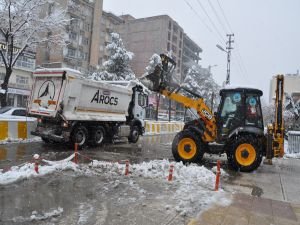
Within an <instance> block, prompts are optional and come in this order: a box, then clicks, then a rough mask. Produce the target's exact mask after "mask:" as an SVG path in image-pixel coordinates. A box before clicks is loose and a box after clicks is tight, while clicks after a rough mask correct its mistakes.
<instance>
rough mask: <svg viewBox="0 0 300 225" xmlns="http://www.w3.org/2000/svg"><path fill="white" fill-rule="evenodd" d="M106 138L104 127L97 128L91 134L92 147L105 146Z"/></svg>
mask: <svg viewBox="0 0 300 225" xmlns="http://www.w3.org/2000/svg"><path fill="white" fill-rule="evenodd" d="M104 137H105V129H104V128H103V127H102V126H98V127H95V128H94V129H93V130H92V132H91V145H92V146H99V145H101V144H103V142H104Z"/></svg>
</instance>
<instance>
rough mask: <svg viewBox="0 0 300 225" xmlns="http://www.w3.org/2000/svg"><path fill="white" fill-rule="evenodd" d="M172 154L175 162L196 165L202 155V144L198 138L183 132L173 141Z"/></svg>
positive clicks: (191, 133) (185, 131)
mask: <svg viewBox="0 0 300 225" xmlns="http://www.w3.org/2000/svg"><path fill="white" fill-rule="evenodd" d="M172 153H173V157H174V159H175V160H176V161H177V162H179V161H182V162H183V163H198V162H199V161H201V159H202V157H203V154H204V144H203V142H202V140H201V137H200V136H197V135H196V134H195V133H193V132H191V131H189V130H183V131H180V132H179V133H178V134H177V135H176V136H175V138H174V140H173V143H172Z"/></svg>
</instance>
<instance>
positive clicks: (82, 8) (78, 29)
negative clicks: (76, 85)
mask: <svg viewBox="0 0 300 225" xmlns="http://www.w3.org/2000/svg"><path fill="white" fill-rule="evenodd" d="M59 2H60V3H61V5H62V6H64V7H66V9H67V16H68V19H69V20H70V22H69V24H68V25H67V27H66V31H67V35H68V40H67V45H66V46H64V47H62V48H60V49H55V50H53V49H49V48H48V46H47V44H45V45H43V46H39V47H38V49H37V57H36V65H37V66H39V67H50V68H51V67H52V68H54V67H59V68H60V67H68V68H72V69H76V70H79V71H81V72H83V73H87V72H88V71H90V70H93V69H95V68H96V67H97V66H98V64H99V58H100V40H101V37H100V33H101V32H100V25H101V18H102V6H103V0H72V1H70V2H71V3H72V4H70V2H69V0H60V1H59ZM45 7H47V9H45V10H44V11H45V12H48V11H49V10H50V8H51V5H48V6H45Z"/></svg>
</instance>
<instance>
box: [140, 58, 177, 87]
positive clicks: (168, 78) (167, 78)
mask: <svg viewBox="0 0 300 225" xmlns="http://www.w3.org/2000/svg"><path fill="white" fill-rule="evenodd" d="M160 58H161V64H160V65H157V66H156V67H155V69H154V71H153V72H152V73H150V74H147V75H145V76H143V77H141V78H140V81H141V82H142V84H144V85H145V86H146V87H147V88H148V89H149V90H151V91H154V92H159V91H160V90H161V89H162V88H167V87H170V86H173V85H171V83H172V74H173V71H174V70H175V67H176V63H175V62H174V60H172V59H171V58H169V57H168V56H166V55H164V54H161V55H160Z"/></svg>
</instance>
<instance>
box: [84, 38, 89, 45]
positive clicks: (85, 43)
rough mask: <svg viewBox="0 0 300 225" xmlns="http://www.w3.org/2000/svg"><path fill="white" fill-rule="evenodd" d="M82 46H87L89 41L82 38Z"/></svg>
mask: <svg viewBox="0 0 300 225" xmlns="http://www.w3.org/2000/svg"><path fill="white" fill-rule="evenodd" d="M82 44H84V45H89V39H88V38H85V37H83V38H82Z"/></svg>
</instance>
